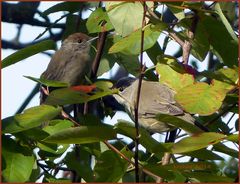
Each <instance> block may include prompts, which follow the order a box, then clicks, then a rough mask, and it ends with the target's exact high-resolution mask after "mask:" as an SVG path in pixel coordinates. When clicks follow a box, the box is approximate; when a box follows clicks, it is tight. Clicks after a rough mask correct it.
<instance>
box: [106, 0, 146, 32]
mask: <svg viewBox="0 0 240 184" xmlns="http://www.w3.org/2000/svg"><path fill="white" fill-rule="evenodd" d="M148 6H149V7H151V5H148ZM106 10H107V13H108V16H109V18H110V21H111V23H112V24H113V27H114V28H115V30H116V33H117V34H119V35H121V36H123V37H125V36H128V35H129V34H131V33H133V32H134V31H136V30H137V29H139V28H140V27H141V26H142V19H143V6H142V4H141V3H140V2H106Z"/></svg>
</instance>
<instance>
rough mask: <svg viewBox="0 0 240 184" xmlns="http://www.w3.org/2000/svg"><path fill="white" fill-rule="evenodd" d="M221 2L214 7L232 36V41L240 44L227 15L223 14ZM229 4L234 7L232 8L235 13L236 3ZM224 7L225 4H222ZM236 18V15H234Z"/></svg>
mask: <svg viewBox="0 0 240 184" xmlns="http://www.w3.org/2000/svg"><path fill="white" fill-rule="evenodd" d="M220 3H221V2H219V3H216V4H215V6H214V9H215V10H216V11H217V13H218V15H219V17H220V19H221V20H222V23H223V24H224V26H225V27H226V29H227V30H228V32H229V34H230V35H231V37H232V39H233V40H235V41H237V42H238V38H237V36H236V34H235V33H234V30H233V29H232V26H231V24H230V23H229V22H228V20H227V18H226V17H225V15H224V14H223V11H222V8H221V5H220ZM228 4H230V6H231V5H233V6H232V7H231V10H232V11H233V12H234V11H235V7H234V2H228ZM222 5H223V4H222ZM229 13H231V12H229ZM233 16H234V15H233Z"/></svg>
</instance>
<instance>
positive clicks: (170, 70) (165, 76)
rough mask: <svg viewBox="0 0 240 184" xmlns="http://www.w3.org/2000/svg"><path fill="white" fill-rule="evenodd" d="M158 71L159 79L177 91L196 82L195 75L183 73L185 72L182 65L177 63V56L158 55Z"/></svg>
mask: <svg viewBox="0 0 240 184" xmlns="http://www.w3.org/2000/svg"><path fill="white" fill-rule="evenodd" d="M156 71H157V73H158V74H159V75H160V79H159V81H160V82H161V83H163V84H166V85H167V86H169V87H170V88H171V89H173V90H175V91H179V90H180V89H182V88H183V87H185V86H188V85H190V84H193V82H194V78H193V76H192V75H190V74H187V73H182V72H184V69H183V68H182V66H181V65H179V64H178V63H177V61H176V59H175V58H173V57H170V56H160V57H158V64H157V65H156Z"/></svg>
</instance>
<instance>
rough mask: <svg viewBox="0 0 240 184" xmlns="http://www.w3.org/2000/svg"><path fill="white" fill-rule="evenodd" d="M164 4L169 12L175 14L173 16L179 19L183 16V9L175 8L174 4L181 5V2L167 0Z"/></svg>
mask: <svg viewBox="0 0 240 184" xmlns="http://www.w3.org/2000/svg"><path fill="white" fill-rule="evenodd" d="M165 4H166V5H167V7H168V8H169V9H170V10H171V12H172V13H173V14H174V15H175V17H177V18H178V20H181V19H183V18H184V17H185V14H184V9H180V8H176V6H181V5H182V4H183V2H167V3H165Z"/></svg>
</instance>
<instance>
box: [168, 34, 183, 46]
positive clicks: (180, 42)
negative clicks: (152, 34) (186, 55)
mask: <svg viewBox="0 0 240 184" xmlns="http://www.w3.org/2000/svg"><path fill="white" fill-rule="evenodd" d="M168 34H169V36H170V37H172V38H173V39H174V40H175V41H176V42H177V43H178V44H179V45H180V46H181V47H183V46H184V41H182V40H181V38H179V37H178V36H177V35H176V33H175V32H171V31H169V32H168Z"/></svg>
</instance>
